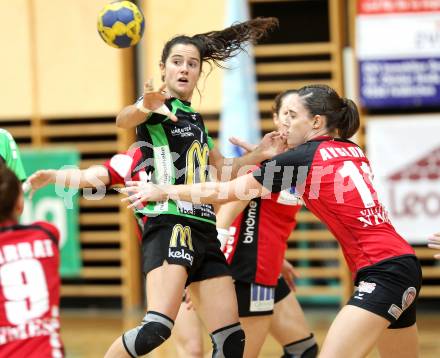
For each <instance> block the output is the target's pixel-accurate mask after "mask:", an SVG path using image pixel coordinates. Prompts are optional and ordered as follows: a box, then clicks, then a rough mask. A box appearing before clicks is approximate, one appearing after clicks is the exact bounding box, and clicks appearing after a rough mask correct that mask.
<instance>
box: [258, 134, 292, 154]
mask: <svg viewBox="0 0 440 358" xmlns="http://www.w3.org/2000/svg"><path fill="white" fill-rule="evenodd" d="M286 150H287V141H286V136H285V135H283V134H281V133H279V132H270V133H267V134H266V135H265V136H264V137H263V139H262V140H261V142H260V144H258V146H257V147H256V148H255V151H259V152H260V153H261V155H262V156H263V157H264V158H265V159H271V158H273V157H274V156H276V155H277V154H280V153H283V152H285V151H286Z"/></svg>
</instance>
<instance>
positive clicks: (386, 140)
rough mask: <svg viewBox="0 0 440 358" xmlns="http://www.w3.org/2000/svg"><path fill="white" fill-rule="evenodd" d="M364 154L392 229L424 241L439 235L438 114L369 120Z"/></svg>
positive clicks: (414, 239)
mask: <svg viewBox="0 0 440 358" xmlns="http://www.w3.org/2000/svg"><path fill="white" fill-rule="evenodd" d="M367 152H368V158H369V159H370V162H371V166H372V170H373V173H374V175H375V178H374V183H375V188H376V190H377V192H378V194H379V199H380V200H381V202H382V203H383V204H384V206H385V207H386V208H387V209H388V211H389V214H390V217H391V221H392V223H393V225H394V226H395V228H396V229H397V231H398V232H399V233H400V234H401V235H402V236H403V237H404V238H405V239H406V240H408V241H409V242H411V243H426V240H427V237H428V236H429V235H430V234H432V233H434V232H438V231H440V115H425V114H424V115H411V116H387V117H370V118H368V121H367Z"/></svg>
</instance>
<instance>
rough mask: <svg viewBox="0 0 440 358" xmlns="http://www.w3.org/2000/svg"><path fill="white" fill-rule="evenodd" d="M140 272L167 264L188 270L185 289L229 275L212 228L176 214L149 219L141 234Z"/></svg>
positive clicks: (213, 227)
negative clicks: (203, 281) (194, 284)
mask: <svg viewBox="0 0 440 358" xmlns="http://www.w3.org/2000/svg"><path fill="white" fill-rule="evenodd" d="M142 258H143V272H144V273H145V274H147V273H148V272H150V271H151V270H154V269H155V268H157V267H160V266H162V265H163V262H164V261H167V262H168V263H169V264H175V265H182V266H185V267H187V269H188V280H187V282H186V286H187V285H189V284H190V283H191V282H196V281H202V280H205V279H208V278H212V277H218V276H230V272H229V267H228V264H227V262H226V259H225V256H224V255H223V253H222V252H221V250H220V242H219V241H218V240H217V230H216V228H215V225H213V224H210V223H205V222H203V221H200V220H196V219H190V218H183V217H180V216H177V215H159V216H157V217H152V218H149V219H148V220H147V222H146V224H145V227H144V232H143V235H142Z"/></svg>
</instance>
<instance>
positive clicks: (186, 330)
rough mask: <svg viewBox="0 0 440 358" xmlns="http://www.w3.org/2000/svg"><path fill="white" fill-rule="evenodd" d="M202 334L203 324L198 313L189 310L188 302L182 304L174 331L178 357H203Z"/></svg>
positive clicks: (192, 309)
mask: <svg viewBox="0 0 440 358" xmlns="http://www.w3.org/2000/svg"><path fill="white" fill-rule="evenodd" d="M202 332H203V329H202V322H200V319H199V317H198V316H197V313H196V311H195V310H194V308H188V304H187V303H186V302H182V304H181V305H180V309H179V313H178V314H177V318H176V322H175V324H174V329H173V338H174V342H175V344H176V350H177V355H178V356H179V357H180V358H202V357H203V336H202Z"/></svg>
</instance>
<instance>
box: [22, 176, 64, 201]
mask: <svg viewBox="0 0 440 358" xmlns="http://www.w3.org/2000/svg"><path fill="white" fill-rule="evenodd" d="M55 180H56V170H53V169H47V170H39V171H37V172H35V173H34V174H32V175H31V176H30V177H29V178H28V179H27V180H26V182H25V183H24V186H26V187H28V188H29V198H32V196H33V195H34V193H35V192H36V191H37V190H38V189H40V188H43V187H45V186H46V185H48V184H53V183H55Z"/></svg>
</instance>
